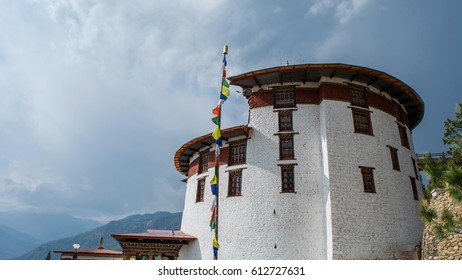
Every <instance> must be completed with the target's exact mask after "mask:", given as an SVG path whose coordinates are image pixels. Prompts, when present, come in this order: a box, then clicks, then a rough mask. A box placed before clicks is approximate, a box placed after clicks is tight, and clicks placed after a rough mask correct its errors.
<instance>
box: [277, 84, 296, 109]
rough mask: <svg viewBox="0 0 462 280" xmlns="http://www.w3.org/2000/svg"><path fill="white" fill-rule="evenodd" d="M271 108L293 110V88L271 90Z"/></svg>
mask: <svg viewBox="0 0 462 280" xmlns="http://www.w3.org/2000/svg"><path fill="white" fill-rule="evenodd" d="M273 100H274V104H273V107H274V108H275V109H280V108H295V107H296V106H297V103H296V99H295V87H277V88H274V89H273Z"/></svg>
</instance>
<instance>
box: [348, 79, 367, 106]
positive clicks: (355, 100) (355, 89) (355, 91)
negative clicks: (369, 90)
mask: <svg viewBox="0 0 462 280" xmlns="http://www.w3.org/2000/svg"><path fill="white" fill-rule="evenodd" d="M348 92H349V94H350V102H351V105H353V106H359V107H364V108H368V104H367V95H366V88H365V87H362V86H358V85H354V84H349V85H348Z"/></svg>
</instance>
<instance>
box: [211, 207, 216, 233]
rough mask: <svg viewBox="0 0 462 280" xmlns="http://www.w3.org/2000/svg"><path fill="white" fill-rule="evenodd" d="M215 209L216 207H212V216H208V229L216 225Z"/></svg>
mask: <svg viewBox="0 0 462 280" xmlns="http://www.w3.org/2000/svg"><path fill="white" fill-rule="evenodd" d="M216 209H217V208H216V207H213V211H212V216H210V229H211V230H213V229H215V226H216V225H217V220H216V213H217V211H216Z"/></svg>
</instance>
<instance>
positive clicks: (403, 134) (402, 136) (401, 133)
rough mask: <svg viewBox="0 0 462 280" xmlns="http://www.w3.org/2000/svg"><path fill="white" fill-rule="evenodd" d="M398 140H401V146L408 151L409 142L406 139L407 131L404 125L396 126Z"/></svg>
mask: <svg viewBox="0 0 462 280" xmlns="http://www.w3.org/2000/svg"><path fill="white" fill-rule="evenodd" d="M398 130H399V138H400V139H401V145H403V147H406V148H408V149H409V140H408V138H407V129H406V127H405V126H404V125H401V124H398Z"/></svg>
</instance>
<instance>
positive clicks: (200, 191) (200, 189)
mask: <svg viewBox="0 0 462 280" xmlns="http://www.w3.org/2000/svg"><path fill="white" fill-rule="evenodd" d="M204 194H205V178H202V179H200V180H198V181H197V189H196V202H203V201H204Z"/></svg>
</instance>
